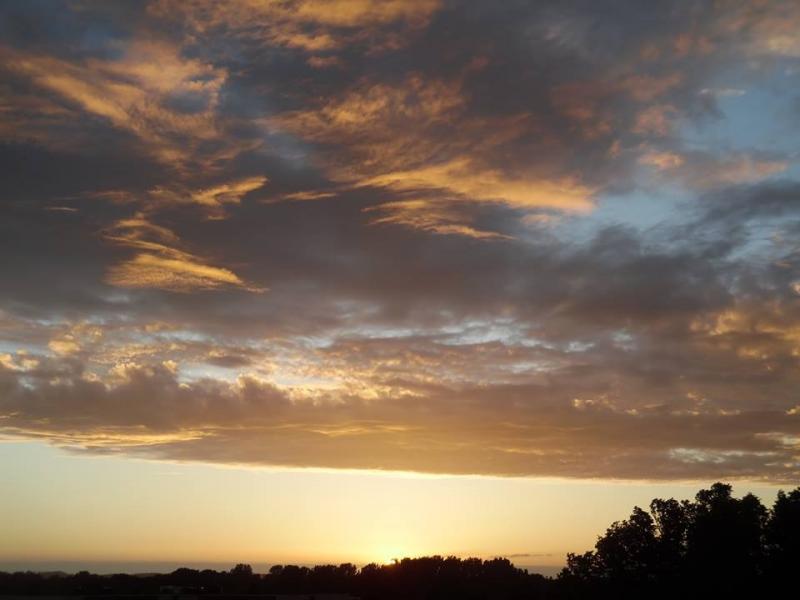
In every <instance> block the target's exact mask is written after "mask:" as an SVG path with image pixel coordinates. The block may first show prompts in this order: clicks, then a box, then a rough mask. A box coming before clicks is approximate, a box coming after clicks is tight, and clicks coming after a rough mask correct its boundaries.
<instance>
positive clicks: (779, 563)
mask: <svg viewBox="0 0 800 600" xmlns="http://www.w3.org/2000/svg"><path fill="white" fill-rule="evenodd" d="M799 582H800V487H798V488H797V489H795V490H794V491H792V492H790V493H788V494H787V493H784V492H781V493H779V494H778V497H777V499H776V501H775V504H774V505H773V507H772V508H771V509H768V508H766V507H765V506H764V505H763V504H762V503H761V502H760V500H759V499H758V498H756V497H755V496H753V495H752V494H748V495H747V496H745V497H744V498H741V499H738V498H734V497H733V496H732V495H731V487H730V486H729V485H725V484H722V483H717V484H714V485H713V486H711V488H710V489H707V490H701V491H699V492H698V493H697V495H696V496H695V499H694V501H688V500H685V501H682V502H679V501H677V500H673V499H670V500H660V499H656V500H653V501H652V502H651V504H650V507H649V510H647V511H646V510H643V509H641V508H638V507H636V508H634V509H633V512H632V513H631V516H630V517H629V518H628V519H627V520H625V521H621V522H617V523H613V524H612V525H611V526H610V527H609V528H608V530H607V531H606V532H605V534H604V535H603V536H601V537H600V538H599V539H598V541H597V544H596V545H595V549H594V550H593V551H590V552H587V553H585V554H570V555H568V557H567V566H566V567H565V568H564V570H563V571H562V572H561V573H560V574H559V575H558V576H557V577H555V578H548V577H544V576H542V575H538V574H531V573H528V572H527V571H525V570H522V569H518V568H516V567H514V565H512V564H511V563H510V562H509V561H508V560H506V559H504V558H496V559H493V560H480V559H477V558H468V559H460V558H455V557H447V558H443V557H441V556H429V557H423V558H405V559H403V560H401V561H398V562H396V563H394V564H391V565H376V564H370V565H366V566H365V567H363V568H361V569H358V568H357V567H356V566H355V565H352V564H349V563H348V564H342V565H338V566H336V565H323V566H316V567H313V568H308V567H299V566H293V565H286V566H280V565H277V566H274V567H272V568H271V569H270V571H269V573H266V574H257V573H253V571H252V569H251V568H250V567H249V566H248V565H242V564H240V565H237V566H236V567H234V568H233V569H231V570H230V571H213V570H203V571H198V570H194V569H186V568H182V569H177V570H176V571H174V572H172V573H169V574H150V575H124V574H119V575H93V574H91V573H88V572H85V571H84V572H81V573H77V574H74V575H67V574H63V573H57V574H52V573H51V574H47V573H32V572H18V573H0V595H3V596H9V597H23V596H40V597H45V596H48V597H50V598H56V597H57V598H63V597H66V596H69V597H76V596H78V597H86V598H91V599H92V600H101V599H108V600H110V599H111V598H126V597H127V598H130V599H131V600H145V599H153V600H194V599H199V598H208V599H209V600H211V599H216V600H248V599H249V600H268V599H275V600H300V599H301V598H302V599H310V598H313V599H314V600H349V599H352V598H361V599H363V600H371V599H374V600H382V599H391V600H401V599H403V600H405V599H412V600H414V599H420V600H422V599H431V600H433V599H442V600H444V599H451V598H452V599H455V598H458V599H465V600H479V599H486V600H489V599H497V600H503V599H508V600H511V599H562V598H563V599H571V598H575V599H578V598H587V599H604V598H647V599H653V598H655V599H660V598H664V599H666V598H670V599H672V598H703V599H708V600H710V599H716V598H721V599H725V598H753V599H757V598H767V597H786V598H794V597H798V593H800V590H799V589H798V583H799ZM40 600H44V598H40Z"/></svg>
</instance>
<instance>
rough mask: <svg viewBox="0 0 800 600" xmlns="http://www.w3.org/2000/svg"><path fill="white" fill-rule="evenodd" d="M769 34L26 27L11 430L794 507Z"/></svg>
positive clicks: (14, 219) (157, 11) (758, 24)
mask: <svg viewBox="0 0 800 600" xmlns="http://www.w3.org/2000/svg"><path fill="white" fill-rule="evenodd" d="M756 4H757V5H756ZM756 4H754V5H752V6H751V5H750V4H749V3H747V2H738V1H733V0H731V1H730V2H721V3H709V4H696V3H686V4H683V3H678V4H676V3H674V2H665V3H658V2H657V3H648V5H647V6H644V5H643V4H642V3H639V2H630V3H618V4H615V5H614V7H613V8H609V7H608V6H606V7H600V6H598V5H597V4H596V3H590V2H580V1H576V2H568V3H564V2H558V3H556V2H553V3H547V2H544V3H537V4H536V5H535V6H531V4H530V3H525V2H519V3H518V2H504V3H500V4H497V5H494V4H491V3H485V4H481V3H461V2H432V1H419V2H372V1H367V0H363V1H358V2H353V1H347V2H312V1H294V2H258V3H250V2H245V1H242V2H235V3H232V4H228V5H225V6H222V5H220V4H219V3H214V2H205V1H203V0H197V1H193V2H171V1H169V0H160V1H156V2H149V3H142V4H140V5H125V6H122V5H114V6H109V5H108V4H106V3H94V2H83V3H77V4H76V3H65V4H64V5H63V6H60V7H56V6H47V7H44V6H40V5H38V4H35V3H11V4H9V5H7V6H4V7H3V8H2V9H0V39H2V44H0V56H2V58H3V60H2V65H3V66H2V67H0V94H1V95H0V98H1V99H0V135H1V136H2V145H0V155H2V156H0V165H2V166H0V169H2V180H3V182H4V184H3V186H2V192H1V193H2V196H1V197H0V202H1V204H0V211H2V218H0V251H1V252H2V255H3V256H4V257H6V258H7V260H4V261H2V262H0V430H1V431H2V433H3V435H7V436H15V437H20V436H21V437H27V438H33V439H40V440H43V441H46V442H49V443H53V444H58V445H61V446H65V447H69V448H75V449H84V450H88V451H92V452H118V453H126V454H131V455H137V456H148V457H153V458H163V459H180V460H202V461H210V462H226V463H245V464H253V465H284V466H301V467H307V466H312V467H333V468H356V469H358V468H368V469H399V470H411V471H423V472H434V473H480V474H491V475H525V476H564V477H601V478H631V479H672V480H679V479H705V478H710V477H728V478H733V477H742V478H748V479H761V480H765V481H771V482H790V481H793V480H795V481H796V479H797V477H798V474H800V397H798V394H797V390H798V389H800V247H798V244H797V242H796V240H797V239H798V234H800V181H798V176H797V175H798V171H797V156H798V155H797V150H798V148H797V142H796V139H797V133H798V132H797V129H798V128H799V127H800V112H799V111H798V104H797V93H796V89H797V77H800V62H799V61H800V52H798V48H800V43H799V42H798V38H797V35H798V34H797V31H800V13H798V12H797V11H796V10H794V9H793V8H792V7H791V6H790V5H789V4H788V3H784V2H777V1H776V2H759V3H756ZM789 24H796V25H798V27H790V26H789ZM31 32H36V33H35V34H33V33H31Z"/></svg>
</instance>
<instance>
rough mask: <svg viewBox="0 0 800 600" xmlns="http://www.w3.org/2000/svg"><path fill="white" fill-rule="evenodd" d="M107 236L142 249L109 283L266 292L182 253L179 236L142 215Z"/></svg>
mask: <svg viewBox="0 0 800 600" xmlns="http://www.w3.org/2000/svg"><path fill="white" fill-rule="evenodd" d="M104 234H105V238H106V239H107V240H109V241H112V242H114V243H117V244H119V245H122V246H126V247H130V248H135V249H137V250H140V252H139V253H138V254H136V255H135V256H134V257H133V258H132V259H130V260H127V261H125V262H123V263H122V264H119V265H116V266H114V267H112V268H111V269H109V271H108V273H107V274H106V281H107V282H108V283H110V284H111V285H115V286H119V287H130V288H159V289H163V290H168V291H173V292H190V291H194V290H201V289H214V288H219V287H222V286H234V287H239V288H243V289H246V290H248V291H251V292H261V291H264V289H265V288H259V287H255V286H252V285H248V284H247V283H245V282H244V281H243V280H242V279H241V278H240V277H239V276H238V275H236V274H235V273H233V272H232V271H230V270H229V269H225V268H223V267H216V266H212V265H209V264H207V262H206V261H204V260H203V259H202V258H200V257H199V256H196V255H194V254H191V253H189V252H185V251H183V250H179V249H178V248H176V247H175V246H176V245H177V244H178V243H179V241H180V240H179V238H178V236H177V235H175V233H173V232H172V231H171V230H169V229H167V228H165V227H161V226H158V225H155V224H153V223H151V222H149V221H148V220H147V219H146V217H145V216H144V215H143V214H141V213H140V214H137V215H136V216H134V217H133V218H130V219H123V220H120V221H118V222H116V223H115V224H114V225H113V226H112V227H111V228H109V229H107V230H106V231H105V232H104Z"/></svg>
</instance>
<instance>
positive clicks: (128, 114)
mask: <svg viewBox="0 0 800 600" xmlns="http://www.w3.org/2000/svg"><path fill="white" fill-rule="evenodd" d="M2 55H3V59H4V61H5V62H6V64H7V65H8V68H10V69H11V70H12V71H14V72H16V73H18V74H19V75H22V76H24V77H27V78H28V79H29V80H30V81H31V82H32V83H34V84H35V85H37V86H38V87H40V88H42V89H44V90H46V91H47V92H50V93H52V94H54V95H55V97H56V98H58V99H60V100H61V101H62V102H65V103H67V104H68V105H72V106H74V107H77V108H79V109H80V110H82V111H84V112H87V113H89V114H92V115H95V116H97V117H100V118H102V119H104V120H106V121H107V122H109V123H110V124H111V125H113V126H114V127H117V128H119V129H122V130H125V131H128V132H130V133H132V134H134V135H135V136H136V137H137V138H138V139H139V140H140V142H141V143H142V144H143V145H144V147H145V148H146V149H147V151H148V152H149V153H150V154H152V155H153V156H154V157H155V158H156V159H157V160H159V161H161V162H163V163H165V164H167V165H170V166H172V167H175V168H176V169H179V170H180V169H183V168H185V167H186V166H187V165H188V164H189V163H191V162H195V163H200V164H202V165H203V166H204V167H205V168H209V169H210V168H213V167H214V165H215V163H216V161H218V160H221V159H225V158H227V157H230V156H234V155H235V154H237V153H238V152H240V151H242V150H244V149H248V148H250V147H252V144H253V142H247V143H242V142H238V141H236V140H233V139H231V138H230V137H227V136H226V135H225V134H224V132H223V129H222V128H221V125H220V123H219V121H218V117H217V108H218V104H219V95H220V90H221V88H222V86H223V85H224V83H225V80H226V78H227V73H226V71H225V70H224V69H221V68H218V67H214V66H212V65H209V64H207V63H204V62H201V61H198V60H195V59H186V58H183V57H182V56H181V54H180V50H179V48H177V47H176V46H174V45H171V44H168V43H165V42H155V41H141V40H136V41H134V42H132V43H131V44H130V46H129V47H128V48H127V49H126V52H125V54H124V56H123V57H122V58H121V59H119V60H106V59H97V58H93V59H88V60H86V61H84V62H70V61H67V60H64V59H61V58H55V57H52V56H44V55H33V54H31V55H29V54H24V53H21V52H19V51H13V50H9V49H3V50H2ZM20 100H21V99H20ZM175 100H184V101H189V102H191V104H193V105H194V106H196V109H193V110H192V111H189V112H184V111H180V110H178V109H175V108H173V107H172V103H173V101H175ZM34 108H35V107H34ZM212 141H213V142H215V143H216V144H217V145H218V146H219V148H217V149H215V150H214V151H207V150H205V149H203V147H204V145H208V143H209V142H212Z"/></svg>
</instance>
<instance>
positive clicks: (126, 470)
mask: <svg viewBox="0 0 800 600" xmlns="http://www.w3.org/2000/svg"><path fill="white" fill-rule="evenodd" d="M0 475H2V479H3V481H4V482H5V483H6V485H5V486H4V487H5V488H6V490H7V493H6V494H4V495H3V497H2V498H0V512H2V514H3V515H4V516H5V518H4V519H3V522H2V525H0V569H2V568H3V567H2V565H4V564H5V565H15V566H18V567H19V566H22V565H25V564H27V565H30V568H36V565H42V564H45V563H46V564H49V565H51V566H52V565H58V564H61V565H67V566H68V567H69V565H73V568H74V570H80V568H89V567H93V568H94V569H95V570H97V569H100V570H104V569H108V570H111V571H113V570H116V569H118V567H119V565H120V564H130V565H134V564H136V563H139V564H141V565H142V566H143V567H146V566H147V565H148V564H151V565H152V564H157V563H158V564H161V565H167V564H174V565H176V566H178V565H186V564H205V565H214V566H215V568H226V567H224V565H227V564H230V566H232V565H233V564H235V563H238V562H246V563H250V564H253V565H254V566H255V565H271V564H290V563H293V564H323V563H336V564H338V563H341V562H353V563H355V564H357V565H359V566H363V565H364V564H367V563H369V562H378V563H389V562H392V560H393V559H395V558H404V557H413V556H422V555H431V554H440V555H450V554H452V555H457V556H461V557H466V556H477V557H480V558H492V557H494V556H506V557H509V558H510V559H511V560H512V561H513V562H514V563H515V564H517V565H520V566H544V567H548V566H549V567H554V568H555V567H559V566H561V565H562V564H563V562H564V558H565V555H566V553H567V552H582V551H584V550H587V549H589V548H590V547H591V546H592V545H593V544H594V541H595V538H596V537H597V536H598V535H600V534H601V533H602V532H603V531H604V530H605V528H606V527H607V526H608V525H609V524H610V523H611V522H612V521H614V520H618V519H622V518H625V517H627V516H628V514H629V513H630V510H631V509H632V508H633V506H634V504H639V505H643V506H646V504H647V503H649V501H650V500H651V499H652V498H654V497H671V496H675V497H678V498H688V497H691V496H693V495H694V493H695V492H696V491H697V490H698V489H699V488H700V487H701V485H703V484H700V483H695V484H691V483H684V484H674V483H669V484H665V483H660V484H658V483H644V482H616V483H609V482H600V481H596V482H590V481H574V480H573V481H567V480H564V481H557V480H537V479H526V478H505V479H504V478H497V477H470V476H433V475H420V476H415V475H413V474H409V473H398V474H396V473H389V472H381V473H368V472H357V471H348V472H333V471H322V470H311V469H297V470H292V469H265V468H253V467H249V468H247V467H230V466H223V467H221V466H217V465H208V464H197V463H176V462H167V463H165V462H162V461H149V460H143V459H130V458H124V457H117V456H94V455H85V454H74V453H70V452H66V451H64V450H59V449H57V448H53V447H49V446H45V445H43V444H41V443H36V442H25V443H20V442H9V441H7V442H4V443H2V445H0ZM708 483H711V482H708ZM705 485H707V484H705ZM777 489H778V488H777V487H775V486H763V485H753V484H748V483H737V484H735V491H736V493H737V494H739V493H745V492H747V491H753V492H754V493H756V494H757V495H758V496H759V497H760V498H761V499H762V501H763V502H764V503H765V504H770V503H771V502H772V501H773V499H774V496H775V493H776V492H777ZM56 498H58V502H57V503H56V502H55V499H56ZM109 563H110V564H109ZM104 564H107V565H108V566H106V567H104ZM227 568H230V567H227Z"/></svg>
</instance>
